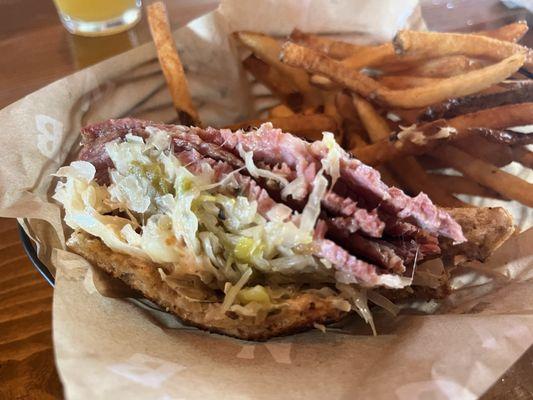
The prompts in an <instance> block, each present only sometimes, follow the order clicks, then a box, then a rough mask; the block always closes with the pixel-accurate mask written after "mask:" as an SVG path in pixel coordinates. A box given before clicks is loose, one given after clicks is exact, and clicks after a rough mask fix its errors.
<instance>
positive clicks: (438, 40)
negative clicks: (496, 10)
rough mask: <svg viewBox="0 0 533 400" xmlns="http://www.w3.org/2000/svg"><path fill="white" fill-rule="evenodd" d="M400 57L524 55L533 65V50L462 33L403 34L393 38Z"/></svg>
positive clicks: (527, 64)
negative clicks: (414, 55)
mask: <svg viewBox="0 0 533 400" xmlns="http://www.w3.org/2000/svg"><path fill="white" fill-rule="evenodd" d="M393 43H394V48H395V49H396V51H397V52H398V53H399V54H413V53H414V54H417V55H424V56H426V57H444V56H450V55H455V54H462V55H465V56H468V57H479V58H487V59H490V60H497V61H500V60H503V59H505V58H508V57H510V56H511V55H514V54H524V55H525V66H526V67H531V66H532V65H533V51H532V50H531V49H528V48H527V47H524V46H520V45H518V44H516V43H511V42H505V41H502V40H497V39H493V38H490V37H487V36H481V35H471V34H463V33H441V32H416V31H400V32H399V33H398V34H397V35H396V37H395V38H394V41H393Z"/></svg>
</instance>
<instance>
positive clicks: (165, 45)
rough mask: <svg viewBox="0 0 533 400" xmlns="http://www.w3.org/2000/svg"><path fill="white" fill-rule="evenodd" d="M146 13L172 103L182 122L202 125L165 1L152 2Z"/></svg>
mask: <svg viewBox="0 0 533 400" xmlns="http://www.w3.org/2000/svg"><path fill="white" fill-rule="evenodd" d="M146 13H147V17H148V25H149V26H150V32H151V33H152V38H153V40H154V44H155V48H156V50H157V57H158V58H159V64H160V65H161V69H162V70H163V74H164V76H165V80H166V81H167V85H168V88H169V90H170V96H171V97H172V103H173V104H174V108H175V109H176V111H177V112H178V117H179V119H180V122H181V123H182V124H186V125H200V118H199V116H198V112H197V111H196V108H195V107H194V104H193V102H192V98H191V95H190V93H189V86H188V85H187V79H186V78H185V72H184V71H183V66H182V64H181V60H180V58H179V55H178V52H177V50H176V45H175V43H174V39H173V37H172V32H171V31H170V24H169V22H168V16H167V11H166V8H165V5H164V3H162V2H161V1H158V2H155V3H152V4H150V5H149V6H147V7H146Z"/></svg>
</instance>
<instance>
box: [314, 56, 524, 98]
mask: <svg viewBox="0 0 533 400" xmlns="http://www.w3.org/2000/svg"><path fill="white" fill-rule="evenodd" d="M524 59H525V57H524V55H523V54H514V55H512V56H510V57H508V58H506V59H504V60H503V61H500V62H499V63H497V64H494V65H490V66H488V67H484V68H480V69H478V70H475V71H470V72H467V73H465V74H462V75H457V76H453V77H451V78H446V79H443V80H442V81H439V82H437V83H435V84H431V85H427V86H419V87H415V88H412V89H405V90H390V89H387V88H383V87H381V88H378V89H376V91H375V93H372V95H375V96H376V100H377V101H379V102H380V103H382V104H385V105H387V106H390V107H398V108H417V107H425V106H428V105H430V104H434V103H438V102H440V101H443V100H446V99H448V98H450V97H461V96H467V95H470V94H473V93H476V92H479V91H480V90H483V89H486V88H488V87H490V86H492V85H494V84H496V83H499V82H500V81H502V80H504V79H505V78H507V77H508V76H509V75H511V74H513V73H514V72H516V71H517V70H518V69H519V68H520V67H521V66H522V65H523V64H524ZM324 75H327V73H324ZM338 75H339V74H337V75H336V76H338ZM331 78H332V79H333V80H335V79H334V78H333V76H332V77H331ZM341 83H343V84H345V85H346V86H348V87H349V88H350V89H352V90H354V91H356V92H359V93H361V94H362V95H365V93H363V92H362V91H360V89H361V87H359V86H355V85H354V86H350V84H351V83H352V81H351V80H344V81H343V82H341ZM357 89H359V90H357ZM369 95H370V94H368V93H367V94H366V95H365V96H369Z"/></svg>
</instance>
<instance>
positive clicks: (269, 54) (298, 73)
mask: <svg viewBox="0 0 533 400" xmlns="http://www.w3.org/2000/svg"><path fill="white" fill-rule="evenodd" d="M234 35H235V37H236V38H237V39H238V40H239V41H240V42H241V43H242V44H243V45H244V46H246V47H247V48H249V49H250V50H251V51H252V52H253V53H254V54H255V56H256V57H258V58H259V59H261V60H263V61H264V62H266V63H267V64H269V65H271V66H272V67H274V68H276V69H278V70H279V71H280V72H281V73H282V74H283V75H285V76H287V77H288V78H289V79H290V80H291V81H292V82H293V83H294V85H295V86H296V87H297V88H298V90H299V92H300V93H302V95H303V96H304V99H305V104H308V105H318V104H319V103H320V101H321V99H320V93H319V92H318V90H317V89H315V88H313V87H312V86H311V85H310V84H309V78H308V76H307V73H306V72H305V71H302V70H301V69H298V68H293V67H291V66H289V65H287V64H284V63H282V62H280V61H279V53H280V51H281V45H280V43H279V42H278V41H277V40H276V39H274V38H273V37H270V36H267V35H263V34H260V33H253V32H235V33H234Z"/></svg>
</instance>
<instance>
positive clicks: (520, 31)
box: [477, 21, 529, 43]
mask: <svg viewBox="0 0 533 400" xmlns="http://www.w3.org/2000/svg"><path fill="white" fill-rule="evenodd" d="M528 30H529V27H528V26H527V22H526V21H518V22H513V23H512V24H508V25H504V26H502V27H499V28H497V29H492V30H488V31H481V32H477V35H481V36H488V37H491V38H493V39H498V40H504V41H506V42H514V43H516V42H518V41H520V39H522V38H523V37H524V35H525V34H526V33H527V31H528Z"/></svg>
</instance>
